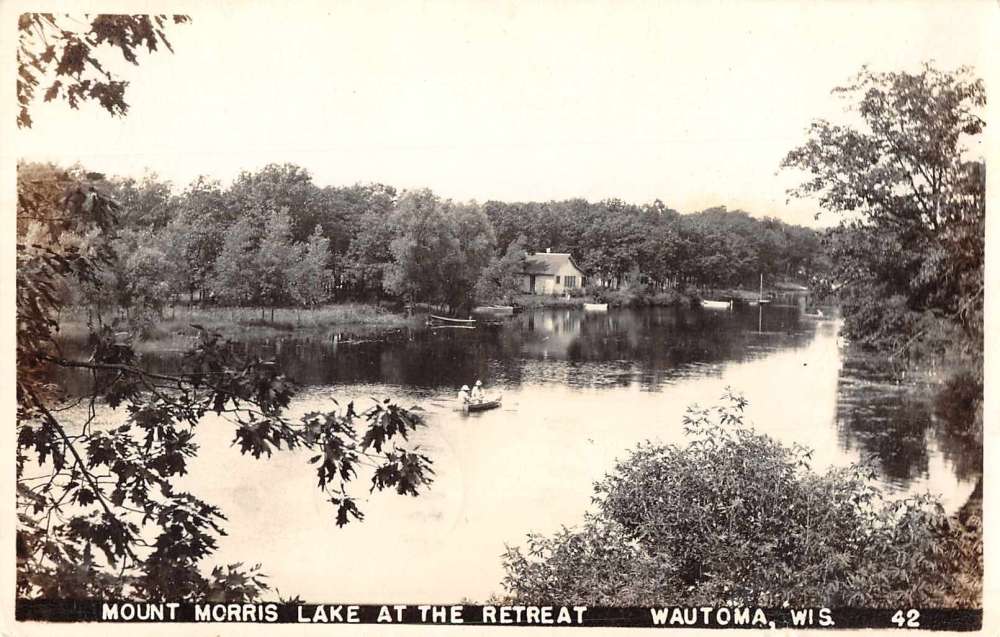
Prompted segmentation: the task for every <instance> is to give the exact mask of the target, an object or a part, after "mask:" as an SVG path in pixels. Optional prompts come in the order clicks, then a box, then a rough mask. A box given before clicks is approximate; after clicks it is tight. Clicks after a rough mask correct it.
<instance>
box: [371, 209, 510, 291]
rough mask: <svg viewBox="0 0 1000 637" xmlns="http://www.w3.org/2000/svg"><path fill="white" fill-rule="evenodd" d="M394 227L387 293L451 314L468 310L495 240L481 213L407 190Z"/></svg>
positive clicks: (394, 217) (396, 213) (395, 214)
mask: <svg viewBox="0 0 1000 637" xmlns="http://www.w3.org/2000/svg"><path fill="white" fill-rule="evenodd" d="M393 225H394V227H395V229H396V238H395V239H393V240H392V242H391V243H390V251H391V253H392V257H393V262H392V264H391V265H390V266H389V267H388V270H387V274H386V284H387V286H388V288H389V289H390V291H392V292H394V293H395V294H398V295H399V296H401V297H403V298H405V299H407V300H410V301H427V302H431V303H438V304H442V305H445V306H447V307H448V308H450V309H457V308H459V307H460V306H462V305H463V304H466V305H467V304H468V303H469V302H470V301H471V300H472V292H473V288H474V287H475V284H476V281H478V280H479V276H480V274H481V272H482V269H483V268H484V267H485V266H486V264H487V262H488V261H489V259H490V257H491V256H492V253H493V246H494V241H495V239H494V235H493V229H492V228H491V227H490V224H489V220H488V219H487V217H486V215H485V214H483V212H482V210H481V209H480V208H479V207H478V206H476V205H474V204H461V203H455V202H452V201H445V200H441V199H440V198H439V197H437V196H436V195H434V193H432V192H431V191H429V190H419V191H411V192H407V193H404V194H403V196H402V197H400V200H399V203H398V204H397V207H396V211H395V212H394V213H393Z"/></svg>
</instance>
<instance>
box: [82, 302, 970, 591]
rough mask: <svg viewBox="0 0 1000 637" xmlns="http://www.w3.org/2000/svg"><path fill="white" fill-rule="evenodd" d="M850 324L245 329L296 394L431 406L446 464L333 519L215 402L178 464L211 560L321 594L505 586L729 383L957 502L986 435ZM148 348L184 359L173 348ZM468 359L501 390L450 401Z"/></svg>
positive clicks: (849, 452)
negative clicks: (487, 407) (604, 481)
mask: <svg viewBox="0 0 1000 637" xmlns="http://www.w3.org/2000/svg"><path fill="white" fill-rule="evenodd" d="M838 331H839V322H838V321H834V320H820V321H816V320H808V319H800V318H799V317H798V309H797V308H780V307H778V308H767V309H765V310H763V313H758V310H757V309H756V308H753V309H746V310H743V311H736V312H729V311H709V310H686V309H685V310H681V309H673V308H671V309H651V310H642V311H631V310H619V311H611V312H610V313H607V314H587V313H583V312H581V311H578V310H554V311H543V312H536V313H533V314H526V315H521V316H517V317H513V318H512V319H510V320H509V321H507V322H506V323H505V324H504V325H503V326H501V327H494V328H485V329H477V330H462V329H441V330H429V329H416V330H399V331H395V332H392V333H390V334H388V335H385V336H383V337H379V338H375V337H371V336H368V337H365V336H360V335H352V334H346V333H345V334H337V335H334V336H332V337H330V338H324V339H315V338H313V339H309V338H304V339H293V338H288V339H280V340H272V341H266V342H256V343H249V344H246V345H245V346H244V347H245V348H246V350H247V353H256V354H260V355H262V356H264V357H266V358H274V359H276V360H278V361H279V363H280V364H281V366H282V367H283V368H284V369H286V370H287V371H288V373H289V374H290V375H291V376H292V377H293V378H295V379H296V381H298V382H299V383H300V384H301V385H302V386H303V388H302V391H301V392H300V394H299V395H298V397H297V399H296V401H295V402H294V404H293V407H292V411H293V412H294V413H304V412H306V411H315V410H323V409H332V408H334V404H333V402H332V400H331V399H332V398H334V397H336V398H337V399H338V400H341V401H342V402H343V401H344V400H345V399H347V400H349V399H356V400H358V401H359V402H360V404H362V405H364V404H365V401H367V400H370V399H369V398H368V397H371V396H375V397H383V396H391V397H394V398H395V399H396V400H397V401H398V402H399V403H401V404H403V405H405V406H410V405H415V406H419V407H420V408H421V409H423V410H425V416H426V422H427V426H426V427H425V428H423V429H421V431H420V432H419V433H418V434H417V435H416V436H415V438H413V439H412V441H413V442H414V443H415V444H419V445H420V446H421V447H422V449H423V450H424V451H425V452H426V453H427V454H428V455H430V456H431V457H432V458H433V460H434V469H435V471H436V474H437V475H436V480H435V482H434V484H433V486H432V488H431V489H430V490H429V491H427V492H426V493H424V494H422V495H421V496H420V497H418V498H411V497H402V496H397V495H395V494H394V493H382V494H378V493H376V494H374V495H372V496H371V497H369V498H367V499H364V500H362V505H363V506H362V510H363V511H364V512H365V514H366V518H365V520H364V522H362V523H355V524H351V525H348V527H346V528H344V529H338V528H336V526H335V525H334V517H335V510H334V508H333V507H332V506H331V505H330V504H329V503H327V502H326V501H325V500H324V498H323V497H322V495H321V493H320V492H319V491H318V489H316V487H315V477H314V473H313V471H312V469H311V466H310V465H307V464H306V463H305V461H304V460H305V457H304V456H303V455H299V454H279V455H276V456H275V457H273V458H272V459H271V460H269V461H255V460H253V459H251V458H248V457H241V456H240V455H239V453H238V451H237V450H236V449H235V448H232V447H230V446H229V443H230V441H231V439H232V435H231V429H227V428H226V427H225V426H224V423H222V422H219V421H217V420H215V421H213V420H211V419H209V420H207V421H206V422H205V423H204V425H203V426H202V427H201V428H200V431H199V442H200V444H201V454H200V455H199V457H198V458H197V460H196V461H195V462H194V463H193V465H192V467H191V472H190V473H189V475H188V477H187V478H186V481H187V482H188V483H189V484H188V486H189V487H190V488H191V489H192V490H194V491H195V492H196V493H198V494H199V495H200V496H201V497H204V498H206V499H207V500H208V501H210V502H213V503H215V504H218V505H220V506H221V507H222V508H223V510H224V512H225V513H226V515H227V516H228V517H229V524H228V526H227V530H228V532H229V535H228V536H227V537H225V538H223V539H222V542H221V546H220V550H219V554H218V556H217V557H218V559H217V560H216V561H218V562H235V561H250V562H257V561H260V562H262V563H263V564H264V565H265V570H266V572H267V573H268V574H269V575H270V577H271V579H270V581H271V583H272V584H274V585H275V586H277V588H278V589H279V591H280V592H281V594H282V595H300V596H302V597H303V598H304V599H306V600H307V601H317V602H319V601H342V602H351V601H359V602H362V601H372V602H375V601H395V602H401V603H405V602H448V601H458V600H460V599H463V598H466V599H471V600H478V601H483V600H484V599H485V598H486V597H487V596H488V595H489V594H490V593H492V592H497V591H499V590H500V582H501V579H502V577H503V571H502V569H501V565H500V559H499V555H500V553H501V552H502V551H503V548H504V544H505V543H510V544H520V543H522V542H523V538H524V535H525V534H526V533H527V532H530V531H538V532H551V531H553V530H556V529H558V528H559V526H560V525H563V524H566V525H573V524H575V523H577V522H579V521H580V519H581V516H582V513H583V512H584V511H585V510H586V509H587V508H588V506H589V504H590V496H591V486H592V483H593V482H594V481H595V480H597V479H599V478H600V477H601V476H602V475H603V474H604V473H605V472H606V471H608V470H609V469H611V468H612V466H613V464H614V460H615V458H620V457H623V456H624V455H625V453H626V452H627V450H628V449H630V448H632V447H633V446H635V445H636V444H637V443H639V442H641V441H644V440H647V439H652V440H661V441H668V442H678V443H683V438H684V436H683V434H682V431H681V426H680V419H681V415H682V414H683V411H684V409H685V407H686V406H688V405H690V404H692V403H699V404H702V405H709V404H714V403H715V402H716V401H717V399H718V398H719V396H720V395H721V394H722V392H723V390H724V388H725V387H726V386H731V387H733V388H734V389H736V390H738V391H742V392H743V393H744V394H745V395H746V397H747V398H748V399H749V400H750V406H749V408H748V411H747V418H748V420H749V421H750V422H752V423H753V424H754V425H755V426H756V427H757V428H758V429H759V430H762V431H764V432H767V433H768V434H770V435H772V436H774V437H776V438H778V439H780V440H782V441H784V442H786V443H792V442H798V443H802V444H804V445H807V446H809V447H812V448H814V449H815V450H816V454H815V456H814V462H815V465H816V467H817V468H823V467H826V466H830V465H842V464H846V463H850V462H853V461H856V460H858V459H859V458H861V457H869V456H874V457H875V458H876V462H877V464H878V466H879V467H880V469H881V474H882V475H881V481H882V484H883V486H884V487H885V488H886V489H887V490H890V491H893V492H899V493H905V492H923V491H931V492H933V493H936V494H938V495H940V496H941V498H942V499H943V501H944V503H945V505H946V507H947V508H948V509H949V510H954V509H956V508H958V507H959V506H961V505H962V504H963V503H964V501H965V499H966V498H967V497H968V495H969V493H970V492H971V491H972V489H973V488H974V485H975V481H976V479H977V477H978V472H979V471H980V469H981V451H980V450H979V449H977V448H975V447H974V446H970V445H968V444H967V443H966V442H965V441H964V439H963V438H962V437H961V436H958V435H955V434H953V433H952V428H951V427H950V426H949V423H948V422H947V421H946V419H945V418H942V417H939V416H938V415H936V414H935V409H934V408H933V405H932V404H931V402H930V401H931V399H930V397H929V392H927V391H926V388H921V387H914V386H911V385H907V384H897V383H896V382H893V381H888V380H886V379H884V378H883V377H882V376H880V375H879V374H878V373H876V372H874V371H873V368H871V367H870V366H868V365H866V364H865V363H864V362H863V361H859V360H845V359H844V354H843V349H842V347H840V345H841V343H840V339H839V337H838ZM145 356H146V359H147V363H149V364H151V365H152V366H154V367H158V368H160V369H164V370H169V369H172V368H174V367H176V365H177V360H178V355H177V354H176V353H170V352H167V353H162V352H161V353H158V354H156V355H150V354H147V355H145ZM476 378H482V379H483V381H484V382H485V383H486V384H487V386H488V388H489V390H490V391H502V392H503V395H504V402H503V407H502V408H501V409H498V410H494V411H489V412H484V413H481V414H473V415H463V414H462V413H460V412H457V411H455V409H454V400H453V397H454V395H455V394H456V392H457V389H458V387H459V386H461V385H462V384H463V383H468V384H470V385H471V384H472V382H473V381H475V379H476ZM67 380H68V381H69V380H70V379H67ZM78 380H79V379H78ZM366 483H367V480H366V479H365V478H364V476H362V479H360V480H359V481H358V482H357V484H356V487H357V489H356V492H355V493H356V495H359V496H361V495H365V494H366V491H367V489H366Z"/></svg>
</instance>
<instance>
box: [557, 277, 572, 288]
mask: <svg viewBox="0 0 1000 637" xmlns="http://www.w3.org/2000/svg"><path fill="white" fill-rule="evenodd" d="M558 282H559V277H556V283H558ZM566 287H568V288H575V287H576V277H575V276H568V277H566Z"/></svg>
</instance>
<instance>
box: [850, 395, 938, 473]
mask: <svg viewBox="0 0 1000 637" xmlns="http://www.w3.org/2000/svg"><path fill="white" fill-rule="evenodd" d="M838 397H839V398H838V401H837V426H838V430H839V433H840V439H841V444H842V445H843V446H844V448H845V449H852V448H857V449H859V450H860V451H861V453H862V455H864V456H875V458H876V459H877V462H878V466H879V469H880V470H881V472H882V474H883V475H884V476H885V478H886V479H887V480H888V481H889V482H893V483H896V484H904V483H907V482H910V481H911V480H913V479H915V478H918V477H920V476H922V475H924V474H925V473H926V472H927V466H928V456H927V439H926V434H927V431H928V429H929V427H930V424H931V422H930V416H929V415H928V413H927V406H926V405H925V404H920V403H919V402H918V401H915V400H912V399H910V397H907V396H906V395H905V394H903V393H902V392H899V391H897V392H893V391H892V390H888V389H887V388H885V387H884V386H878V385H874V386H868V385H846V386H845V385H844V384H843V383H841V384H839V386H838Z"/></svg>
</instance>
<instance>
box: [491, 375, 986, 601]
mask: <svg viewBox="0 0 1000 637" xmlns="http://www.w3.org/2000/svg"><path fill="white" fill-rule="evenodd" d="M746 404H747V403H746V401H745V400H744V399H743V398H742V397H740V396H738V395H733V394H731V393H727V395H726V396H724V397H723V403H722V404H721V405H719V406H717V407H714V408H708V409H702V408H698V407H697V406H695V407H691V408H689V409H688V411H687V414H686V415H685V417H684V428H685V432H686V433H687V435H688V437H689V442H688V444H687V445H686V446H684V447H678V446H674V445H662V444H656V443H645V444H643V445H640V446H639V447H638V448H636V449H634V450H633V451H632V452H631V453H630V454H629V455H628V457H627V458H625V459H624V460H622V461H620V462H619V463H618V464H617V465H616V467H615V469H614V471H612V472H610V473H609V474H607V475H606V476H605V478H604V479H603V480H601V481H599V482H598V483H596V484H595V486H594V493H595V496H594V504H595V507H596V512H595V513H593V514H591V515H589V516H587V518H586V521H585V522H584V524H583V526H582V528H579V529H565V528H564V529H563V530H562V531H560V532H558V533H556V534H554V535H552V536H548V537H546V536H542V535H530V536H529V537H528V542H527V547H526V549H524V550H522V549H521V548H518V547H508V549H507V552H506V554H505V556H504V566H505V569H506V571H507V575H506V578H505V580H504V586H505V588H506V590H507V593H508V596H509V598H510V599H509V600H508V601H510V602H512V603H520V604H580V603H585V604H588V605H610V606H632V605H634V606H654V605H656V606H659V605H682V606H703V605H709V606H719V605H738V606H765V607H766V606H772V607H777V606H781V605H783V604H786V603H787V604H790V605H792V606H800V607H819V606H826V607H836V606H873V607H919V606H930V607H936V606H952V605H958V606H964V607H973V608H975V607H979V606H980V604H981V603H982V600H981V585H982V584H981V582H982V579H981V578H982V536H981V520H978V519H968V520H966V521H964V522H959V521H958V520H957V519H955V518H951V517H947V516H945V515H944V514H943V512H942V509H941V505H940V504H939V503H937V502H936V501H935V500H933V499H932V498H931V497H930V496H917V497H909V498H905V499H890V498H886V497H885V496H884V495H883V494H882V493H881V492H880V491H879V489H877V488H876V487H875V486H874V485H873V482H872V478H873V477H874V471H873V470H872V469H871V468H870V467H868V466H866V465H864V464H861V465H854V466H849V467H843V468H834V469H830V470H829V471H827V472H826V473H823V474H819V473H816V472H814V471H813V470H812V469H811V467H810V459H811V456H812V452H811V451H809V450H807V449H804V448H802V447H797V446H796V447H792V448H789V447H785V446H783V445H781V444H780V443H778V442H776V441H775V440H773V439H771V438H769V437H768V436H766V435H762V434H759V433H756V432H754V431H753V430H752V429H751V428H750V427H748V426H746V425H745V424H744V415H743V411H744V408H745V406H746Z"/></svg>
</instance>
